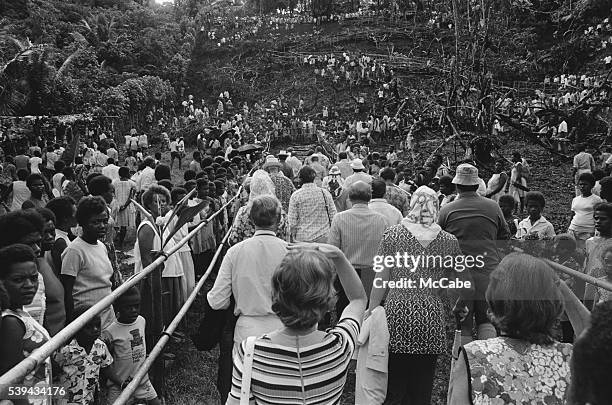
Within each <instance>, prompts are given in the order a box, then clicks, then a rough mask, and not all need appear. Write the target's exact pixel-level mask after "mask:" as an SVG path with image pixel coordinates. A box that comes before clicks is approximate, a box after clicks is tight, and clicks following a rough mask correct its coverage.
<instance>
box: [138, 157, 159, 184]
mask: <svg viewBox="0 0 612 405" xmlns="http://www.w3.org/2000/svg"><path fill="white" fill-rule="evenodd" d="M144 164H145V168H144V169H143V170H142V172H140V176H139V177H138V179H137V180H136V190H138V191H147V190H148V189H149V187H151V186H152V185H153V184H155V183H156V180H155V159H153V157H151V156H147V157H146V158H145V160H144Z"/></svg>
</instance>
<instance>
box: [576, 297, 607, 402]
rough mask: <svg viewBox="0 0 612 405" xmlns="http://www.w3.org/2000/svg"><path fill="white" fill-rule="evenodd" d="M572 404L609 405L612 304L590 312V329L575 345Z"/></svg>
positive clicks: (601, 305) (603, 305)
mask: <svg viewBox="0 0 612 405" xmlns="http://www.w3.org/2000/svg"><path fill="white" fill-rule="evenodd" d="M570 367H571V374H572V383H571V386H570V390H569V391H570V392H569V402H568V403H569V404H576V405H584V404H587V403H591V404H594V405H595V404H607V403H609V402H610V398H612V384H610V372H611V371H612V301H606V302H602V303H600V304H598V305H596V306H595V308H594V309H593V312H591V324H590V327H589V328H588V329H587V330H586V331H585V332H584V333H583V334H582V335H581V336H580V337H579V338H578V339H577V340H576V342H575V343H574V347H573V351H572V358H571V360H570Z"/></svg>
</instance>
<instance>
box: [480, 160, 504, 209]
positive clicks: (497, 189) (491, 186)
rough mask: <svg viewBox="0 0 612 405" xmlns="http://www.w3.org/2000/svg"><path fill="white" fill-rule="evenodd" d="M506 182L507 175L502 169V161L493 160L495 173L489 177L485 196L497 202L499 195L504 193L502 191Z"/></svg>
mask: <svg viewBox="0 0 612 405" xmlns="http://www.w3.org/2000/svg"><path fill="white" fill-rule="evenodd" d="M506 182H508V175H507V174H506V172H505V171H504V161H503V160H501V159H499V160H498V161H497V162H495V173H493V176H491V178H490V179H489V182H488V184H487V194H486V195H485V197H487V198H490V199H492V200H493V201H495V202H499V197H501V196H502V195H504V193H503V191H504V189H505V187H506Z"/></svg>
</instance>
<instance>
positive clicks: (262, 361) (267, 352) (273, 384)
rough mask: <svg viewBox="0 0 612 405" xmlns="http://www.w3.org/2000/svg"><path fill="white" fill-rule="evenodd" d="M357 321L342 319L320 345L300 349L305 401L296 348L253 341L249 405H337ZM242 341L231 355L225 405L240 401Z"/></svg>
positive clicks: (351, 354)
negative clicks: (232, 365) (232, 358)
mask: <svg viewBox="0 0 612 405" xmlns="http://www.w3.org/2000/svg"><path fill="white" fill-rule="evenodd" d="M359 325H360V324H359V322H357V321H356V320H354V319H352V318H344V319H342V320H341V321H340V322H338V324H337V325H336V327H334V328H332V329H330V330H329V331H328V333H327V336H326V337H325V338H323V340H322V341H321V343H317V344H314V345H309V346H304V347H300V359H301V365H302V375H303V377H304V393H305V398H306V402H302V383H301V379H300V369H299V366H298V356H297V349H296V348H295V347H289V346H282V345H278V344H275V343H272V342H271V341H270V338H269V337H267V336H266V335H264V336H263V337H262V338H260V339H258V340H257V341H256V342H255V351H254V356H253V371H252V376H251V398H250V401H249V403H250V404H257V405H263V404H279V405H280V404H282V405H302V404H304V403H305V404H308V405H314V404H326V405H327V404H339V403H340V397H341V395H342V390H343V388H344V384H345V382H346V375H347V370H348V366H349V362H350V360H351V357H352V356H353V351H354V350H355V343H356V340H357V336H358V335H359ZM245 347H246V341H243V342H242V344H241V345H240V348H239V350H238V351H237V352H236V353H235V354H234V371H233V375H232V391H231V392H230V395H229V397H228V401H227V403H226V404H238V403H239V402H240V388H241V385H242V371H243V364H244V352H245Z"/></svg>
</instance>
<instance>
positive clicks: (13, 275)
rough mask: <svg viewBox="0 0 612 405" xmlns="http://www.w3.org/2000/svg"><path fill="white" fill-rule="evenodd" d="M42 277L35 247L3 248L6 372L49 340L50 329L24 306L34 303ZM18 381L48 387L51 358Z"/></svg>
mask: <svg viewBox="0 0 612 405" xmlns="http://www.w3.org/2000/svg"><path fill="white" fill-rule="evenodd" d="M40 278H41V277H40V275H39V273H38V266H37V262H36V255H35V253H34V251H33V250H32V248H30V247H29V246H27V245H21V244H16V245H11V246H7V247H4V248H2V249H0V283H1V284H2V285H3V286H4V288H5V289H6V293H7V295H8V307H4V306H3V307H2V322H1V323H2V327H1V328H0V341H1V342H2V344H1V345H0V373H2V374H4V373H6V372H7V371H9V370H10V369H12V368H13V367H14V366H16V365H17V364H19V363H20V362H21V361H22V360H24V359H25V358H26V357H28V356H30V354H32V352H34V351H35V350H37V349H38V348H40V347H41V346H42V345H44V344H45V343H47V342H48V341H49V333H48V332H47V330H46V329H45V328H43V326H42V325H41V324H40V323H38V322H36V321H35V320H34V318H32V317H31V316H30V314H28V313H27V312H26V311H25V310H24V308H23V307H24V306H25V305H29V304H31V303H32V300H33V299H34V296H35V295H36V291H37V289H38V282H39V279H40ZM18 383H19V384H22V385H25V386H28V387H36V386H46V387H48V386H49V385H50V384H51V359H50V358H47V359H45V360H44V361H42V362H40V363H37V364H36V365H35V367H34V369H33V370H32V371H31V372H29V373H28V374H27V375H26V376H25V377H24V378H23V380H20V381H19V382H18ZM25 402H26V403H29V402H28V401H25Z"/></svg>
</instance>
